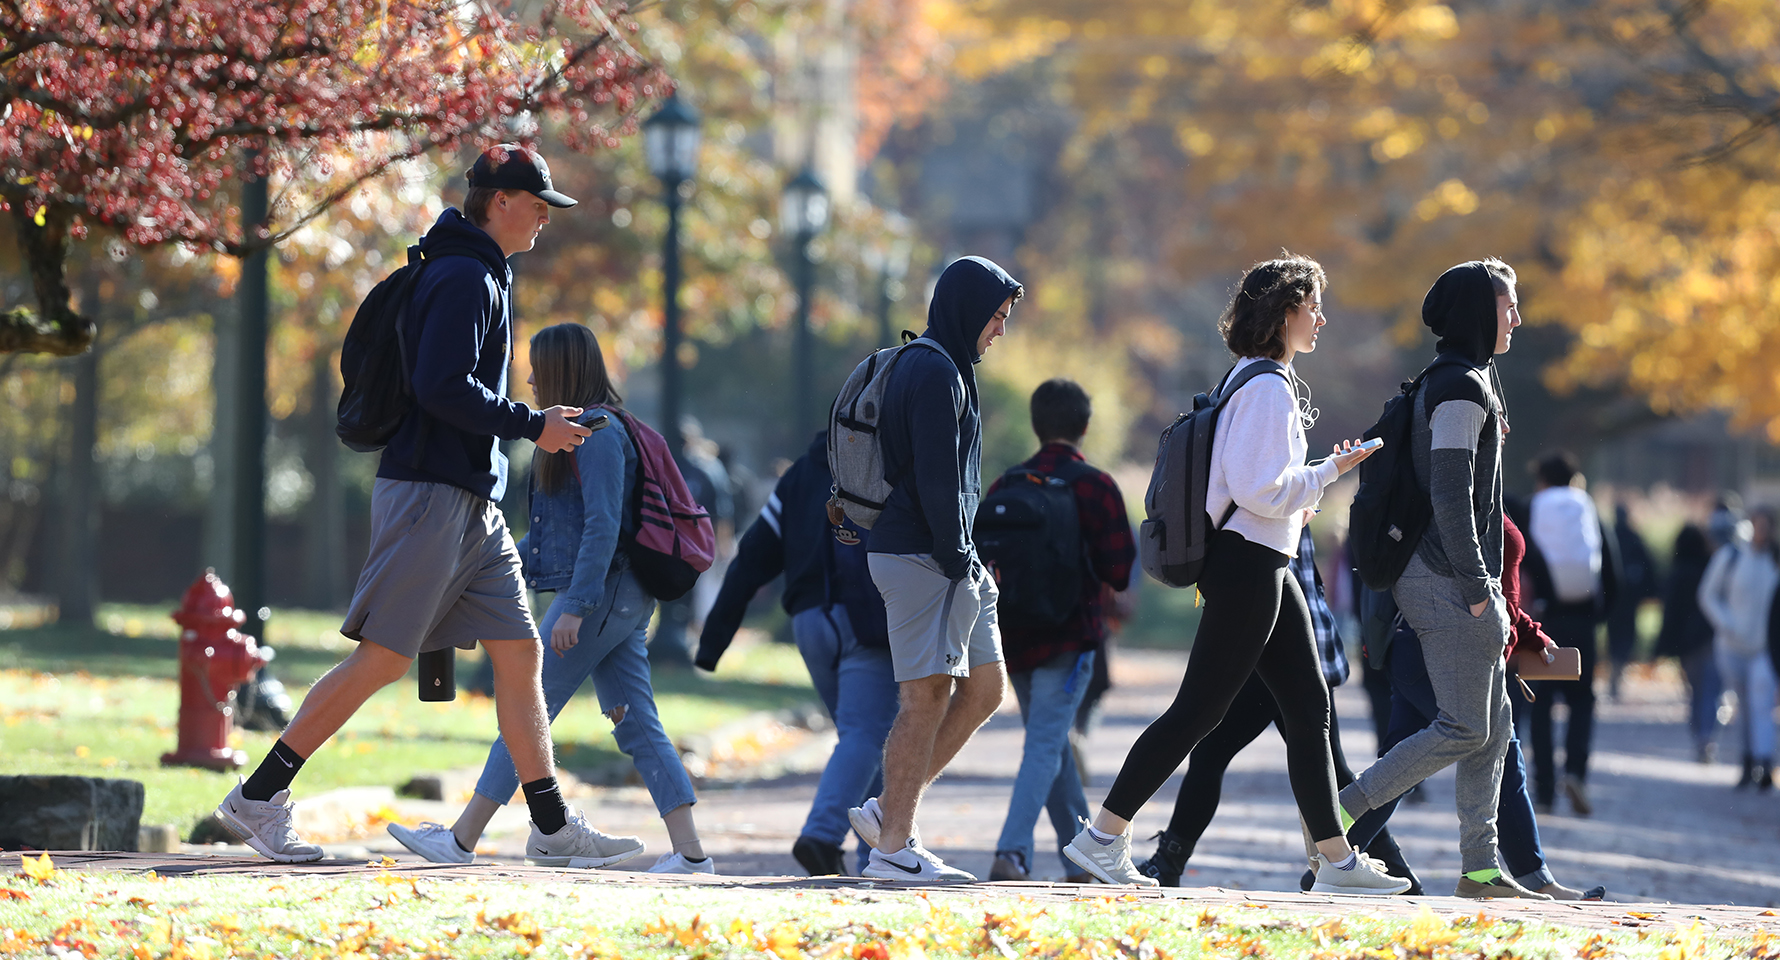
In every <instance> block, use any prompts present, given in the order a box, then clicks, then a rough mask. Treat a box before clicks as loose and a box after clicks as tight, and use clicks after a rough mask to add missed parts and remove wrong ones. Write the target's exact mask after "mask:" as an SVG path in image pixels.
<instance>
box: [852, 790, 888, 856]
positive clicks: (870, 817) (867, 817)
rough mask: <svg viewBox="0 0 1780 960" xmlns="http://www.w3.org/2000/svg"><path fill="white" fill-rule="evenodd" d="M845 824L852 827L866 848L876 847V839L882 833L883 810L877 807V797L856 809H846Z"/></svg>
mask: <svg viewBox="0 0 1780 960" xmlns="http://www.w3.org/2000/svg"><path fill="white" fill-rule="evenodd" d="M847 822H848V823H850V824H852V825H853V829H854V831H855V832H857V833H858V834H859V839H861V840H864V841H865V845H866V846H868V847H876V846H877V845H878V837H879V836H881V835H882V834H883V832H884V808H883V807H880V806H878V798H877V797H872V798H871V799H869V800H867V801H865V802H864V803H862V804H860V805H859V806H857V807H848V808H847Z"/></svg>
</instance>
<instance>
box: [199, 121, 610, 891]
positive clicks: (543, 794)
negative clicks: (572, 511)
mask: <svg viewBox="0 0 1780 960" xmlns="http://www.w3.org/2000/svg"><path fill="white" fill-rule="evenodd" d="M466 177H467V179H468V180H469V190H468V192H467V194H466V196H465V198H464V210H463V212H461V213H460V212H459V211H457V210H456V209H447V210H446V211H445V212H444V213H442V214H440V215H439V219H438V221H437V222H435V223H434V224H433V228H432V230H431V231H429V232H428V233H427V235H426V236H425V237H422V238H421V241H420V249H421V251H422V253H423V254H424V255H425V257H426V260H427V266H426V267H425V268H424V269H423V272H422V273H421V276H420V280H419V281H418V282H417V283H416V285H415V290H414V293H413V299H412V300H411V301H410V310H409V312H408V314H407V318H408V319H407V323H406V326H405V328H404V329H403V331H402V332H403V334H404V339H405V344H406V350H407V354H408V356H407V359H408V361H409V364H410V367H409V369H410V370H411V371H412V383H413V392H414V398H415V401H416V402H415V407H414V409H413V410H412V411H411V412H410V413H409V414H408V417H407V419H405V420H404V421H403V422H402V426H401V427H400V428H399V429H398V430H397V432H396V434H395V436H394V438H393V439H391V440H390V443H389V445H388V446H387V447H386V448H385V449H384V451H383V457H382V461H381V462H380V463H379V465H378V468H377V483H376V486H375V487H374V488H373V490H372V493H371V548H370V555H369V557H368V558H367V559H366V560H365V566H364V570H363V571H362V572H361V573H360V574H359V580H358V587H357V589H356V591H355V592H354V595H353V598H352V606H351V608H350V609H349V610H348V612H347V614H346V622H345V624H344V625H343V626H342V627H341V628H340V632H341V633H342V634H345V635H346V636H348V637H351V638H352V639H354V640H356V641H358V642H359V645H358V648H357V649H356V650H354V651H353V652H352V653H351V654H350V655H349V656H347V658H346V659H345V660H343V661H341V662H340V663H339V665H337V666H335V667H334V668H333V669H332V670H329V671H328V673H327V675H326V676H324V677H322V678H321V679H320V680H317V681H316V682H315V686H313V687H311V688H310V690H309V695H308V696H307V697H305V698H304V699H303V705H302V706H301V707H300V708H299V709H298V710H297V715H296V717H295V719H293V720H292V721H291V723H290V725H289V726H288V727H286V728H285V730H284V734H283V736H282V737H280V738H279V740H278V742H277V743H275V744H273V745H272V750H271V752H269V753H268V754H267V755H266V757H265V758H264V759H263V760H262V761H261V763H260V765H259V767H258V768H257V769H256V770H255V771H254V773H253V775H252V776H251V777H249V778H248V779H246V780H245V781H243V782H241V783H239V784H237V785H236V787H235V788H234V789H233V790H230V791H229V794H228V796H227V797H226V798H224V800H223V802H222V804H221V805H220V806H218V807H217V816H218V817H219V818H220V819H221V820H222V822H223V824H224V825H225V826H227V827H228V828H229V830H230V831H231V832H233V833H234V834H235V835H236V836H238V837H240V838H241V839H242V841H243V842H245V843H246V844H247V845H248V846H249V847H252V848H253V849H254V850H256V851H258V852H259V853H261V854H263V855H264V856H267V857H270V858H271V859H273V860H277V861H280V862H284V863H300V862H304V861H309V860H316V859H320V857H321V855H322V851H321V848H320V847H318V846H316V845H315V844H313V843H308V842H305V841H304V840H303V839H302V838H301V837H299V836H298V835H297V832H296V830H295V828H294V827H293V826H292V825H291V809H292V805H291V803H290V785H291V782H292V780H293V779H294V778H295V777H296V775H297V772H298V771H299V770H301V769H302V767H303V764H304V761H305V760H307V759H308V758H309V757H310V756H312V755H313V754H314V753H315V751H316V750H318V749H320V747H321V745H322V744H324V743H326V742H327V741H328V739H329V738H330V737H332V736H333V735H334V733H336V732H337V731H338V730H339V729H340V727H341V726H342V725H343V724H345V723H346V721H347V720H349V719H351V718H352V715H353V714H354V713H356V712H357V711H358V709H359V707H361V706H363V705H364V703H365V701H366V700H367V699H369V698H370V696H371V695H372V694H374V693H376V692H377V691H378V690H381V689H382V688H383V687H385V686H387V685H389V684H391V683H393V682H395V681H396V680H398V679H400V678H401V677H402V676H403V675H405V674H406V673H407V672H408V668H409V667H410V666H411V665H412V664H413V663H414V658H415V657H416V656H418V655H419V654H420V653H422V652H423V651H431V650H444V649H448V648H450V647H463V648H466V649H473V648H474V647H475V645H476V644H477V643H478V642H481V644H482V646H483V649H484V650H485V651H486V652H487V655H488V658H489V659H490V660H491V661H493V663H494V684H495V697H496V699H497V700H498V701H499V703H500V711H499V713H500V721H501V723H500V726H501V735H502V737H503V738H504V739H505V740H506V742H507V744H508V746H509V747H510V748H511V749H512V752H513V763H514V766H515V767H517V768H518V772H519V775H520V777H519V778H520V781H521V782H522V784H523V786H524V790H525V798H526V804H527V806H528V808H529V809H530V812H531V818H532V837H531V841H530V842H529V843H528V844H527V851H526V852H527V855H528V856H531V857H534V858H537V859H538V860H540V861H541V862H543V863H544V864H545V865H562V866H581V865H583V864H579V863H576V862H575V861H576V860H577V859H585V858H586V857H589V856H593V854H592V853H591V852H590V851H591V850H592V848H593V847H594V846H595V845H596V843H597V841H598V840H599V838H601V837H603V835H602V834H599V833H598V831H595V830H593V829H592V828H591V827H589V826H588V825H587V824H586V821H585V820H583V819H582V818H581V815H580V814H579V813H577V812H575V811H573V810H570V809H569V808H568V807H567V806H566V805H565V804H564V803H563V798H562V793H561V791H560V790H558V789H557V785H556V778H555V776H554V775H553V753H552V748H551V743H550V724H549V721H548V720H547V719H546V717H545V709H544V693H543V689H542V688H541V686H540V685H539V680H538V676H539V668H540V663H541V658H542V655H543V646H542V642H541V641H540V639H539V636H538V627H537V624H536V623H534V622H533V620H532V614H531V609H530V607H529V606H527V604H526V597H525V586H524V584H523V583H522V581H521V577H520V563H519V552H518V550H517V549H516V548H515V547H514V544H513V537H512V535H511V534H510V533H508V531H507V524H506V521H505V519H504V518H503V517H502V516H501V511H500V509H499V507H498V506H497V504H498V502H499V501H500V499H501V495H502V494H503V493H505V492H506V488H507V459H506V457H505V456H503V455H502V454H501V451H500V441H501V440H503V439H506V440H517V439H519V438H521V437H524V438H525V439H528V440H531V441H532V442H534V443H536V444H537V446H538V448H539V449H540V450H543V451H545V452H547V453H555V452H558V451H563V450H569V449H571V448H573V447H576V446H578V445H580V443H581V442H582V440H584V439H585V438H586V437H587V436H588V435H589V434H590V432H591V431H590V430H589V429H588V428H587V427H585V426H582V425H581V424H578V423H574V422H573V419H574V418H575V417H578V416H580V415H581V413H582V411H581V409H580V408H578V407H566V406H554V407H550V408H549V409H545V410H534V409H532V408H531V407H529V406H527V405H526V404H524V403H519V402H516V401H512V400H508V399H507V396H506V394H507V367H508V361H509V359H510V357H511V355H512V352H513V324H512V296H513V273H512V271H511V270H510V269H509V268H508V266H507V258H508V257H510V256H512V255H513V254H515V253H519V252H521V251H525V250H530V249H531V248H532V244H533V243H534V242H536V240H537V236H538V233H539V232H540V231H542V230H543V229H544V225H545V224H547V223H549V222H550V210H551V208H552V207H559V208H562V207H572V206H574V205H575V201H574V200H573V199H571V198H569V197H567V196H565V195H563V194H561V193H558V192H557V191H556V190H555V189H553V187H552V186H551V182H550V168H549V167H548V166H547V165H546V164H545V163H544V159H543V158H542V157H540V156H538V154H537V153H535V152H534V151H532V150H530V149H529V148H526V147H522V146H519V145H517V144H501V145H499V146H495V147H490V148H489V149H488V150H487V151H485V152H484V153H483V154H482V155H481V156H480V157H478V158H477V160H476V163H475V165H474V166H472V167H471V168H470V170H469V171H468V173H467V174H466Z"/></svg>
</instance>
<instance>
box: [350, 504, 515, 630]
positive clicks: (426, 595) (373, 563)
mask: <svg viewBox="0 0 1780 960" xmlns="http://www.w3.org/2000/svg"><path fill="white" fill-rule="evenodd" d="M340 632H341V633H343V634H345V635H346V636H348V637H351V638H352V639H354V640H358V641H361V642H363V641H365V640H369V641H371V642H372V643H375V644H377V645H378V646H380V647H387V648H389V649H390V650H393V651H395V652H396V653H399V654H401V655H402V656H404V657H415V656H418V655H420V654H421V653H423V652H425V651H428V650H443V649H445V648H446V647H463V648H464V649H466V650H470V649H474V648H475V646H476V641H478V640H522V639H524V638H526V637H530V638H532V639H533V640H536V639H537V638H538V625H537V623H536V622H534V621H533V620H532V611H531V607H530V605H528V604H527V603H526V601H525V586H524V583H523V581H522V579H521V574H520V570H519V550H518V548H516V547H514V546H513V535H512V534H511V533H509V532H508V531H507V518H506V517H503V516H501V511H500V508H499V507H498V506H496V505H495V504H493V503H490V502H489V501H487V500H484V499H482V498H481V497H478V496H476V495H475V494H473V493H471V492H470V491H468V490H465V489H463V488H462V487H454V486H452V485H451V484H448V483H419V482H415V481H412V480H388V479H385V478H383V477H378V478H377V483H376V485H375V486H374V487H372V488H371V553H370V556H368V557H366V558H365V569H364V570H363V571H362V572H361V573H359V575H358V587H357V589H355V590H354V591H353V594H352V608H351V609H349V610H348V611H347V612H346V623H345V624H344V625H342V626H341V627H340Z"/></svg>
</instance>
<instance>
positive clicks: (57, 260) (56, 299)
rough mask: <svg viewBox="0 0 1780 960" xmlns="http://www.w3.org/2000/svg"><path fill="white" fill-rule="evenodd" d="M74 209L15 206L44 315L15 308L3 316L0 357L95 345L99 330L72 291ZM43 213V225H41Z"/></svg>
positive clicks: (63, 353) (62, 352) (68, 352)
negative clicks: (70, 264)
mask: <svg viewBox="0 0 1780 960" xmlns="http://www.w3.org/2000/svg"><path fill="white" fill-rule="evenodd" d="M74 214H75V209H74V208H73V207H71V206H66V205H62V204H50V205H49V206H47V207H43V208H42V209H41V210H30V209H27V208H26V205H25V204H22V203H18V202H16V201H15V202H14V203H13V204H12V223H13V227H14V229H16V230H17V231H18V240H19V249H20V250H22V251H23V252H24V254H25V259H26V261H27V262H28V263H29V265H30V267H31V286H32V288H33V289H34V290H35V292H36V294H37V305H38V308H39V309H40V310H41V311H42V312H41V313H39V312H37V311H33V310H32V309H31V308H30V307H15V308H14V309H12V310H8V311H6V312H5V313H0V353H49V354H54V355H56V356H58V357H71V356H74V355H75V354H77V353H80V352H82V351H84V350H86V349H87V348H88V347H90V346H92V343H93V336H94V335H95V334H96V333H98V329H99V328H98V326H97V325H95V324H94V323H93V321H92V320H91V319H89V318H87V317H83V316H81V315H80V314H79V313H76V312H75V310H74V308H73V306H71V305H70V302H69V301H70V292H69V290H68V233H69V230H70V228H71V227H73V225H74ZM40 215H41V217H42V223H39V222H38V217H39V216H40Z"/></svg>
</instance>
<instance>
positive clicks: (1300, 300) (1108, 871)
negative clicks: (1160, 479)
mask: <svg viewBox="0 0 1780 960" xmlns="http://www.w3.org/2000/svg"><path fill="white" fill-rule="evenodd" d="M1325 286H1327V278H1326V277H1325V276H1324V274H1323V268H1322V267H1321V266H1320V265H1319V264H1317V262H1316V261H1314V260H1311V259H1309V258H1307V257H1301V256H1295V255H1290V254H1288V255H1285V256H1283V257H1281V258H1279V259H1276V260H1268V261H1265V262H1263V263H1258V264H1256V265H1255V266H1253V267H1251V268H1250V269H1249V270H1248V272H1247V273H1245V274H1244V275H1243V278H1242V281H1241V283H1240V284H1239V285H1238V287H1237V290H1236V292H1235V296H1234V297H1233V298H1232V300H1231V302H1230V305H1229V306H1228V307H1226V308H1225V310H1224V315H1223V317H1222V318H1221V319H1220V321H1219V324H1218V327H1219V330H1220V332H1221V333H1222V334H1223V336H1224V343H1225V345H1226V346H1228V347H1229V349H1230V352H1231V353H1233V354H1235V355H1236V357H1237V360H1236V364H1235V365H1234V366H1233V367H1232V368H1231V370H1230V373H1229V374H1227V375H1226V380H1225V382H1226V383H1227V382H1229V381H1228V378H1229V377H1235V376H1238V375H1239V374H1241V372H1242V371H1243V370H1244V369H1245V368H1248V367H1251V366H1253V365H1256V364H1263V365H1264V366H1262V367H1261V368H1260V369H1261V371H1262V372H1260V373H1258V374H1252V375H1251V376H1250V377H1249V378H1248V379H1247V381H1246V382H1245V383H1243V384H1242V385H1241V386H1240V387H1239V388H1238V389H1236V391H1235V392H1234V393H1233V394H1232V395H1231V396H1230V397H1229V399H1228V400H1226V401H1225V405H1224V407H1223V409H1222V412H1221V414H1220V415H1219V417H1218V425H1217V433H1216V436H1215V439H1214V440H1213V442H1212V449H1211V465H1210V473H1209V476H1208V482H1207V486H1206V501H1205V503H1206V509H1207V511H1208V512H1209V513H1210V515H1211V516H1212V517H1221V518H1223V522H1222V523H1221V524H1220V527H1221V529H1219V530H1218V531H1217V533H1216V534H1215V535H1214V536H1213V538H1212V541H1211V544H1210V551H1209V553H1208V554H1207V562H1206V564H1205V568H1204V572H1203V573H1202V574H1201V576H1200V578H1199V583H1198V588H1199V592H1200V593H1201V594H1202V595H1203V596H1204V598H1205V609H1204V613H1203V614H1202V615H1201V617H1200V620H1199V631H1198V634H1197V635H1196V636H1195V638H1194V641H1193V647H1192V652H1191V653H1190V654H1189V656H1188V658H1187V668H1186V673H1185V675H1184V676H1182V678H1181V685H1180V690H1179V692H1177V693H1176V694H1175V697H1174V702H1173V703H1171V704H1169V706H1168V709H1167V710H1166V711H1164V712H1163V714H1162V715H1161V716H1160V717H1157V718H1156V720H1155V721H1154V722H1153V723H1151V724H1150V725H1149V727H1148V728H1147V729H1145V730H1144V732H1143V734H1142V735H1141V736H1139V737H1138V738H1137V742H1136V743H1135V744H1133V745H1132V747H1131V752H1130V753H1129V754H1128V755H1127V756H1126V757H1125V763H1124V766H1122V767H1121V768H1120V769H1119V775H1118V777H1117V778H1116V779H1114V781H1113V785H1112V789H1111V790H1110V791H1109V792H1108V793H1107V795H1106V800H1105V802H1104V803H1102V804H1101V807H1100V812H1099V813H1098V814H1097V815H1096V816H1095V818H1094V821H1093V822H1092V823H1090V824H1086V825H1084V826H1083V827H1082V829H1081V831H1080V832H1078V833H1077V834H1076V835H1075V838H1074V839H1073V840H1071V841H1070V842H1069V846H1068V847H1066V848H1065V849H1064V854H1065V855H1066V856H1068V857H1069V859H1070V860H1072V861H1074V862H1075V863H1076V864H1077V865H1078V866H1080V867H1082V868H1083V869H1084V870H1087V871H1088V872H1089V873H1092V874H1093V875H1094V876H1096V877H1098V878H1099V879H1100V880H1102V881H1105V882H1107V883H1121V884H1135V885H1138V886H1150V887H1153V886H1156V885H1157V884H1156V880H1155V878H1154V877H1150V876H1146V875H1144V874H1142V873H1140V872H1138V870H1137V867H1136V865H1135V864H1133V863H1132V861H1131V819H1132V818H1133V817H1135V816H1136V815H1137V811H1138V810H1139V808H1141V807H1142V806H1143V805H1144V804H1145V803H1146V802H1148V801H1149V799H1150V797H1152V796H1154V795H1155V793H1156V791H1157V790H1158V789H1160V788H1161V786H1162V784H1163V783H1165V782H1167V780H1168V778H1169V777H1170V776H1172V775H1173V774H1174V770H1175V768H1176V767H1178V766H1179V765H1180V762H1181V761H1182V760H1184V759H1186V757H1187V754H1188V753H1189V752H1190V751H1192V749H1193V748H1194V747H1195V746H1196V745H1197V744H1198V743H1199V741H1200V740H1202V739H1203V738H1204V737H1205V736H1206V735H1208V734H1210V733H1211V732H1212V730H1213V729H1214V728H1216V727H1217V725H1218V724H1219V723H1220V722H1222V720H1223V719H1224V715H1225V713H1226V712H1227V711H1228V710H1229V709H1230V704H1231V702H1232V701H1233V700H1234V699H1235V697H1236V695H1237V693H1238V692H1239V691H1240V690H1241V687H1242V684H1243V683H1244V682H1245V681H1246V680H1247V679H1248V678H1249V676H1250V675H1251V674H1257V673H1258V674H1259V675H1260V677H1261V680H1262V682H1263V683H1265V684H1266V686H1267V689H1268V691H1269V692H1270V693H1271V694H1272V695H1273V699H1274V701H1275V702H1276V703H1277V704H1278V705H1279V710H1280V715H1281V718H1282V720H1283V724H1282V726H1283V729H1284V734H1285V738H1286V767H1287V773H1288V774H1289V776H1290V778H1291V782H1292V794H1293V796H1294V797H1296V799H1297V801H1298V810H1299V813H1300V814H1302V815H1303V817H1304V820H1305V823H1306V824H1307V825H1308V827H1307V828H1308V831H1309V834H1310V837H1311V839H1312V840H1314V841H1315V844H1316V849H1317V858H1318V869H1317V877H1316V887H1315V888H1316V889H1317V890H1318V891H1320V892H1326V893H1379V894H1390V893H1401V892H1402V891H1404V890H1406V889H1408V887H1409V881H1407V880H1401V879H1398V878H1396V877H1392V876H1389V875H1388V874H1386V873H1385V872H1384V869H1383V868H1382V866H1381V865H1379V864H1378V863H1377V862H1376V861H1374V860H1372V859H1371V858H1370V857H1365V856H1362V855H1360V854H1359V852H1358V851H1356V850H1354V849H1352V848H1351V847H1349V846H1348V843H1347V838H1346V837H1345V836H1343V825H1342V823H1341V821H1340V818H1339V815H1338V813H1337V808H1336V802H1335V766H1334V761H1333V759H1332V757H1331V756H1330V746H1329V688H1328V685H1327V684H1325V683H1324V682H1323V672H1322V667H1321V662H1320V656H1319V654H1318V652H1317V647H1316V638H1315V636H1314V631H1313V628H1312V627H1311V623H1310V609H1309V607H1308V606H1307V605H1306V603H1305V599H1304V590H1303V588H1302V587H1300V586H1299V584H1298V579H1297V578H1296V577H1294V576H1293V575H1292V573H1291V570H1290V569H1289V565H1290V562H1291V559H1292V557H1294V556H1296V555H1297V553H1298V544H1299V541H1300V539H1301V537H1300V534H1301V532H1302V530H1303V527H1304V525H1305V523H1307V522H1308V521H1309V519H1310V517H1311V516H1312V515H1313V514H1314V513H1315V512H1316V507H1317V504H1318V503H1319V502H1320V501H1321V499H1322V496H1323V492H1324V491H1325V490H1326V489H1327V488H1328V486H1329V484H1331V483H1334V482H1335V478H1336V477H1338V476H1340V475H1341V474H1343V473H1345V472H1347V471H1348V470H1351V469H1353V468H1354V467H1355V466H1357V465H1358V464H1359V463H1360V461H1361V460H1364V459H1365V458H1366V457H1367V456H1368V455H1370V453H1371V451H1369V450H1361V449H1358V448H1357V447H1355V446H1354V445H1353V444H1352V442H1351V441H1350V442H1348V443H1346V444H1344V445H1343V446H1340V447H1337V448H1336V449H1335V453H1334V455H1333V456H1331V457H1329V458H1327V459H1325V460H1322V461H1320V462H1318V463H1315V464H1307V463H1305V462H1304V460H1305V454H1306V453H1308V452H1309V445H1308V443H1307V441H1306V440H1305V436H1304V432H1305V430H1306V429H1307V428H1308V427H1309V426H1310V424H1311V423H1314V422H1315V410H1314V409H1313V408H1312V407H1310V404H1309V401H1310V397H1309V387H1308V386H1305V385H1303V382H1302V381H1301V380H1299V379H1298V377H1297V374H1296V373H1295V372H1294V370H1293V368H1292V361H1293V359H1294V358H1295V357H1296V356H1297V355H1298V354H1300V353H1309V352H1311V351H1312V350H1315V349H1316V345H1317V338H1318V333H1319V331H1320V330H1321V329H1322V327H1323V324H1324V322H1325V321H1324V319H1323V309H1322V308H1323V305H1322V294H1323V289H1324V287H1325ZM1220 389H1222V388H1221V386H1220Z"/></svg>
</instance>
